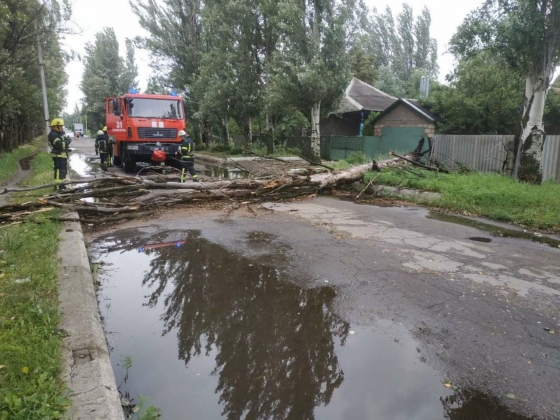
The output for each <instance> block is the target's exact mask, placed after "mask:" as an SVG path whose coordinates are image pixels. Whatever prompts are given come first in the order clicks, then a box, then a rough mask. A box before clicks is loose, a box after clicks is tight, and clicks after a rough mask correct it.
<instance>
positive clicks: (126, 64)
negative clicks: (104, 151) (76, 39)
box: [80, 28, 138, 130]
mask: <svg viewBox="0 0 560 420" xmlns="http://www.w3.org/2000/svg"><path fill="white" fill-rule="evenodd" d="M85 50H86V54H85V57H84V74H83V76H82V82H81V85H80V88H81V89H82V92H83V93H84V98H83V100H82V101H83V105H84V107H83V112H84V113H85V114H86V115H87V118H88V122H89V123H90V127H92V128H93V129H94V130H95V129H99V128H101V127H103V125H105V99H106V98H108V97H111V96H117V95H122V94H124V93H126V92H128V90H129V89H130V88H131V87H135V86H136V85H137V83H138V82H137V80H136V78H137V77H138V69H137V68H136V64H135V61H134V46H133V44H132V42H131V41H130V40H127V41H126V58H122V57H121V56H120V55H119V42H118V41H117V36H116V35H115V31H114V30H113V28H104V29H103V30H102V31H101V32H98V33H97V34H95V41H94V43H93V44H92V43H89V42H88V43H87V44H86V46H85ZM98 127H99V128H98Z"/></svg>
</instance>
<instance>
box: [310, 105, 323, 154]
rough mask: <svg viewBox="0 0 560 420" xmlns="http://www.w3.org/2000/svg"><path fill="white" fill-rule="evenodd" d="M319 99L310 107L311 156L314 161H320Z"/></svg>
mask: <svg viewBox="0 0 560 420" xmlns="http://www.w3.org/2000/svg"><path fill="white" fill-rule="evenodd" d="M320 116H321V101H318V102H315V103H314V104H313V107H312V108H311V155H310V156H309V158H311V159H312V160H313V161H315V162H320V161H321V128H320V126H319V120H320Z"/></svg>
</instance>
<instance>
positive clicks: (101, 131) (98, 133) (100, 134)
mask: <svg viewBox="0 0 560 420" xmlns="http://www.w3.org/2000/svg"><path fill="white" fill-rule="evenodd" d="M103 134H105V133H104V132H103V130H99V131H98V132H97V135H98V136H102V135H103Z"/></svg>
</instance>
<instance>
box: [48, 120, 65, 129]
mask: <svg viewBox="0 0 560 420" xmlns="http://www.w3.org/2000/svg"><path fill="white" fill-rule="evenodd" d="M56 126H60V127H64V120H63V119H62V118H55V119H54V120H52V121H51V127H56Z"/></svg>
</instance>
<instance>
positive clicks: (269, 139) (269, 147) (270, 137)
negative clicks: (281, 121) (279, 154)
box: [265, 114, 274, 155]
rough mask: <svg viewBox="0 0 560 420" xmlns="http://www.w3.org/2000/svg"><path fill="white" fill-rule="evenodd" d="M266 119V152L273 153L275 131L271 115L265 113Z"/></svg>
mask: <svg viewBox="0 0 560 420" xmlns="http://www.w3.org/2000/svg"><path fill="white" fill-rule="evenodd" d="M265 120H266V133H265V142H266V153H267V154H269V155H271V154H273V153H274V131H273V130H272V122H271V121H270V115H268V114H266V115H265Z"/></svg>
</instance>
